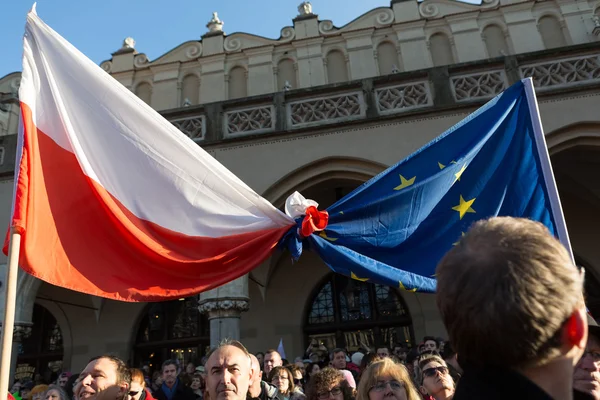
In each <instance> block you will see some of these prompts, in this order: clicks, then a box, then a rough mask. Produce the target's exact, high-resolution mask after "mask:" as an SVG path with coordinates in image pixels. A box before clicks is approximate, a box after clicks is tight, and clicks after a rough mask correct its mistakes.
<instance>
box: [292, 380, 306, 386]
mask: <svg viewBox="0 0 600 400" xmlns="http://www.w3.org/2000/svg"><path fill="white" fill-rule="evenodd" d="M301 383H304V382H302V379H294V385H299V384H301Z"/></svg>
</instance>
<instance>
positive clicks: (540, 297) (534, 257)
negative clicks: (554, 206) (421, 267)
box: [436, 217, 583, 368]
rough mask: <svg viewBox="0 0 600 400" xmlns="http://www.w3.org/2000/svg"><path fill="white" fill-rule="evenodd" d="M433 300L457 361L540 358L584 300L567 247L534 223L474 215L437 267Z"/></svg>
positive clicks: (547, 355) (505, 362) (522, 363)
mask: <svg viewBox="0 0 600 400" xmlns="http://www.w3.org/2000/svg"><path fill="white" fill-rule="evenodd" d="M436 274H437V279H438V283H437V305H438V308H439V310H440V313H441V315H442V319H443V321H444V324H445V325H446V328H447V330H448V334H449V336H450V342H451V343H452V347H453V348H454V349H455V350H456V352H457V353H458V354H459V357H460V359H461V363H462V362H465V363H466V364H471V365H473V366H475V367H482V366H486V365H496V366H502V367H509V368H515V367H527V366H532V365H541V364H544V363H546V362H547V361H548V360H550V359H552V358H554V357H556V356H557V354H558V351H559V349H558V347H559V345H560V341H559V339H560V337H559V335H560V331H561V330H562V329H561V328H562V326H563V324H564V322H565V321H566V320H567V318H568V317H569V316H570V315H571V314H572V313H573V311H574V310H575V309H576V308H578V307H580V306H583V295H582V290H583V279H582V274H580V273H579V271H578V270H577V268H576V267H575V266H574V265H573V262H572V260H571V258H570V256H569V253H568V252H567V251H566V249H565V248H564V247H563V246H562V245H561V244H560V243H559V242H558V240H556V239H555V238H554V237H552V236H551V235H550V233H549V231H548V229H546V227H545V226H544V225H542V224H540V223H538V222H534V221H530V220H526V219H522V218H511V217H496V218H491V219H488V220H482V221H478V222H476V223H475V224H473V226H472V227H471V229H469V231H468V232H467V234H466V235H465V236H464V237H462V238H461V240H460V241H459V242H458V244H457V245H456V246H455V247H454V248H452V249H451V250H450V251H449V252H448V253H447V254H446V255H445V256H444V258H443V259H442V261H441V262H440V263H439V265H438V267H437V271H436Z"/></svg>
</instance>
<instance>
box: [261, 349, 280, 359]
mask: <svg viewBox="0 0 600 400" xmlns="http://www.w3.org/2000/svg"><path fill="white" fill-rule="evenodd" d="M271 353H277V354H279V352H278V351H277V350H275V349H269V350H267V351H265V356H266V355H267V354H271ZM279 357H281V354H279Z"/></svg>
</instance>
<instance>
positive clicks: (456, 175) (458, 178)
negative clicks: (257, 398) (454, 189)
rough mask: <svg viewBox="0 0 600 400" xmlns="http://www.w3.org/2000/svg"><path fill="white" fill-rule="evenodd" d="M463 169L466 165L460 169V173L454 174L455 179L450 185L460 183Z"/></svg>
mask: <svg viewBox="0 0 600 400" xmlns="http://www.w3.org/2000/svg"><path fill="white" fill-rule="evenodd" d="M465 169H467V165H466V164H465V165H463V166H462V168H461V169H460V171H458V172H457V173H455V174H454V176H455V177H456V179H455V180H454V182H452V184H453V185H454V184H455V183H456V181H459V182H460V177H461V176H462V174H463V172H465Z"/></svg>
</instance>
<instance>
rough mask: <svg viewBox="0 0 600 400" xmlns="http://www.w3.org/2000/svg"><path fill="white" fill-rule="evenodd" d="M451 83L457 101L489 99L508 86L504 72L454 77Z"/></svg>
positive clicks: (487, 72)
mask: <svg viewBox="0 0 600 400" xmlns="http://www.w3.org/2000/svg"><path fill="white" fill-rule="evenodd" d="M451 82H452V93H453V94H454V99H455V100H456V101H466V100H478V99H489V98H492V97H494V96H496V95H497V94H500V93H502V91H503V90H504V89H506V87H507V86H508V85H507V82H506V75H505V74H504V71H502V70H498V71H486V72H478V73H475V74H466V75H458V76H453V77H452V78H451Z"/></svg>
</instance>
